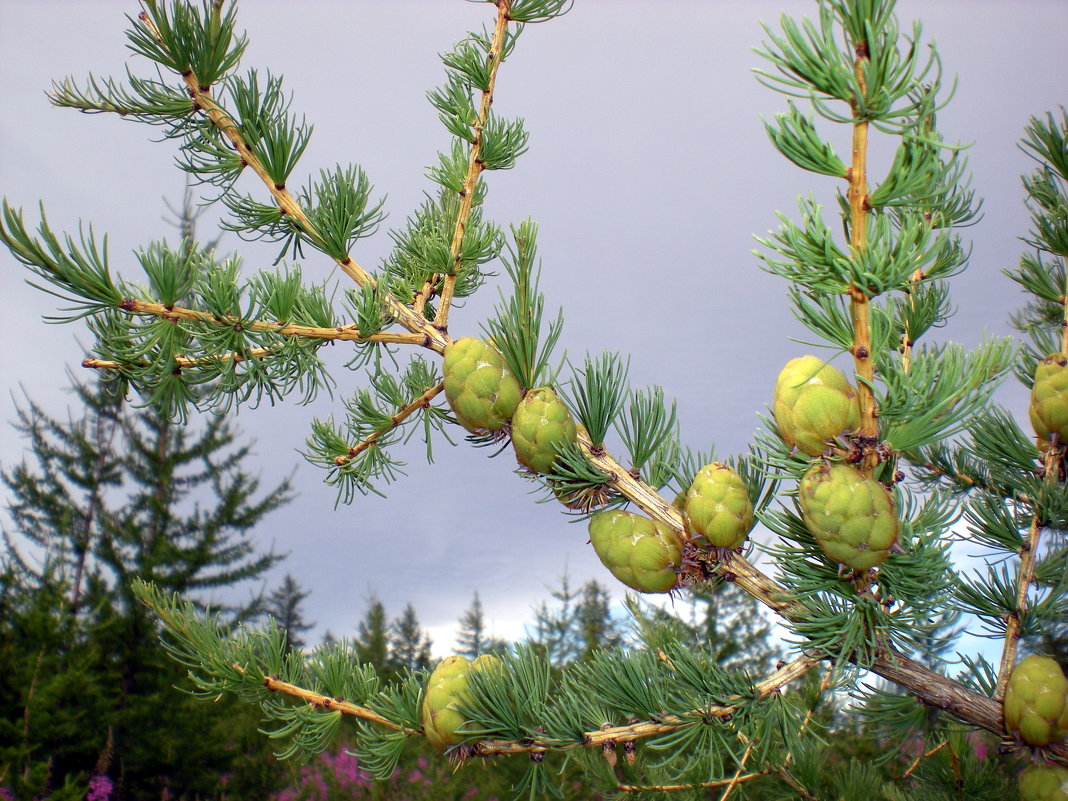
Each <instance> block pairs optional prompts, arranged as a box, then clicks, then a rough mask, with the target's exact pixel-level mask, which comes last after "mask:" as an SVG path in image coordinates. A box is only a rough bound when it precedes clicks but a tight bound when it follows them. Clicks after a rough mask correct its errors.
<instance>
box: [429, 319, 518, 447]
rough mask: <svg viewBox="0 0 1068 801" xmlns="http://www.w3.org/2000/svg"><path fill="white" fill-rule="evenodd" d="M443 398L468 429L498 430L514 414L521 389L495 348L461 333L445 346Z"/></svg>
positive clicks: (461, 423)
mask: <svg viewBox="0 0 1068 801" xmlns="http://www.w3.org/2000/svg"><path fill="white" fill-rule="evenodd" d="M442 372H443V373H444V374H445V398H446V399H447V400H448V402H449V406H451V407H452V411H453V414H455V415H456V419H457V420H458V421H459V423H460V425H462V426H463V427H464V428H466V429H467V430H468V431H479V430H489V431H499V430H500V429H502V428H504V426H505V424H506V423H507V422H508V421H509V420H510V419H511V417H512V415H513V414H515V408H516V406H517V405H519V398H520V397H521V395H522V390H521V388H520V386H519V382H518V381H517V380H516V378H515V376H513V375H512V373H511V371H510V370H509V369H508V368H507V366H505V363H504V359H503V358H502V357H501V354H500V353H498V352H497V349H496V348H495V347H493V345H491V344H489V343H488V342H483V341H482V340H481V339H474V338H473V337H464V338H463V339H458V340H456V341H455V342H450V343H449V344H448V345H446V346H445V361H444V362H443V364H442Z"/></svg>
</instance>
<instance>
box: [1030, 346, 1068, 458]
mask: <svg viewBox="0 0 1068 801" xmlns="http://www.w3.org/2000/svg"><path fill="white" fill-rule="evenodd" d="M1028 412H1029V415H1030V417H1031V425H1032V426H1034V429H1035V433H1036V434H1038V436H1039V439H1040V440H1045V441H1046V442H1049V441H1050V440H1052V438H1053V435H1054V434H1056V435H1057V436H1058V438H1059V439H1060V440H1061V441H1062V442H1068V357H1066V356H1065V354H1063V353H1051V354H1050V355H1049V356H1047V357H1046V358H1045V359H1043V360H1042V361H1040V362H1039V363H1038V369H1036V370H1035V380H1034V383H1033V384H1032V385H1031V405H1030V407H1029V408H1028Z"/></svg>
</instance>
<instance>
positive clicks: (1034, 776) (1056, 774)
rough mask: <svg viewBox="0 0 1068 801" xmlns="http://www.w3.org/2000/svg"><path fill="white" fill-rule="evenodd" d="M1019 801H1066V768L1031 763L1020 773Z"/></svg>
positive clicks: (1067, 796)
mask: <svg viewBox="0 0 1068 801" xmlns="http://www.w3.org/2000/svg"><path fill="white" fill-rule="evenodd" d="M1020 801H1068V768H1062V767H1061V766H1060V765H1032V766H1031V767H1029V768H1027V770H1025V771H1024V772H1023V773H1021V774H1020Z"/></svg>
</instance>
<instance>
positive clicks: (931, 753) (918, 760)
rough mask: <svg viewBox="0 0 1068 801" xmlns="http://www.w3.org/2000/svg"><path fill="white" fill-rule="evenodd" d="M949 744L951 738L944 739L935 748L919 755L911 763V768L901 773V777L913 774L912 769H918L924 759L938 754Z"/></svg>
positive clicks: (904, 777)
mask: <svg viewBox="0 0 1068 801" xmlns="http://www.w3.org/2000/svg"><path fill="white" fill-rule="evenodd" d="M947 745H949V740H943V741H942V742H941V743H939V744H938V745H936V746H935V747H934V748H932V749H931V750H930V751H928V752H927V753H926V754H920V755H919V756H918V757H916V761H915V762H913V763H912V764H911V765H909V769H908V770H906V771H905V772H904V773H903V774H901V778H902V779H907V778H908V777H909V776H911V775H912V771H914V770H916V768H918V767H919V766H920V763H921V762H923V760H925V759H927V758H928V757H933V756H934V755H935V754H937V753H938V752H939V751H941V750H942V749H943V748H945V747H946V746H947Z"/></svg>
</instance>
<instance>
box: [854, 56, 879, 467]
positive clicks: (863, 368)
mask: <svg viewBox="0 0 1068 801" xmlns="http://www.w3.org/2000/svg"><path fill="white" fill-rule="evenodd" d="M867 60H868V51H867V45H866V44H865V43H863V42H860V43H858V44H857V47H856V63H855V73H856V76H857V81H858V84H859V87H860V90H861V91H863V90H864V63H865V62H866V61H867ZM868 127H869V126H868V122H867V121H866V120H858V121H856V122H854V124H853V154H852V162H851V165H850V168H849V190H848V200H849V244H850V247H851V248H852V249H853V251H854V252H855V253H856V254H857V255H858V256H859V254H860V253H861V252H863V250H864V248H865V246H866V245H867V234H868ZM849 299H850V312H851V317H852V320H853V364H854V368H855V370H856V374H857V396H858V400H859V401H860V430H859V431H858V432H857V433H858V434H859V435H860V436H861V437H864V438H866V439H868V441H869V442H872V443H874V442H875V441H876V440H878V438H879V423H878V421H877V420H876V409H875V393H874V392H873V391H872V388H871V384H872V382H874V380H875V363H874V360H873V358H872V357H873V355H874V354H873V353H872V352H871V348H872V345H871V324H870V317H871V301H870V299H869V298H868V295H867V292H866V289H865V287H858V286H851V287H849ZM876 459H877V457H876V455H875V453H874V451H872V452H871V453H868V454H867V455H866V456H865V459H864V461H863V463H862V466H863V468H864V470H865V472H866V473H867V474H868V475H869V476H870V475H871V473H872V471H873V469H874V468H875V465H876Z"/></svg>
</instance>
